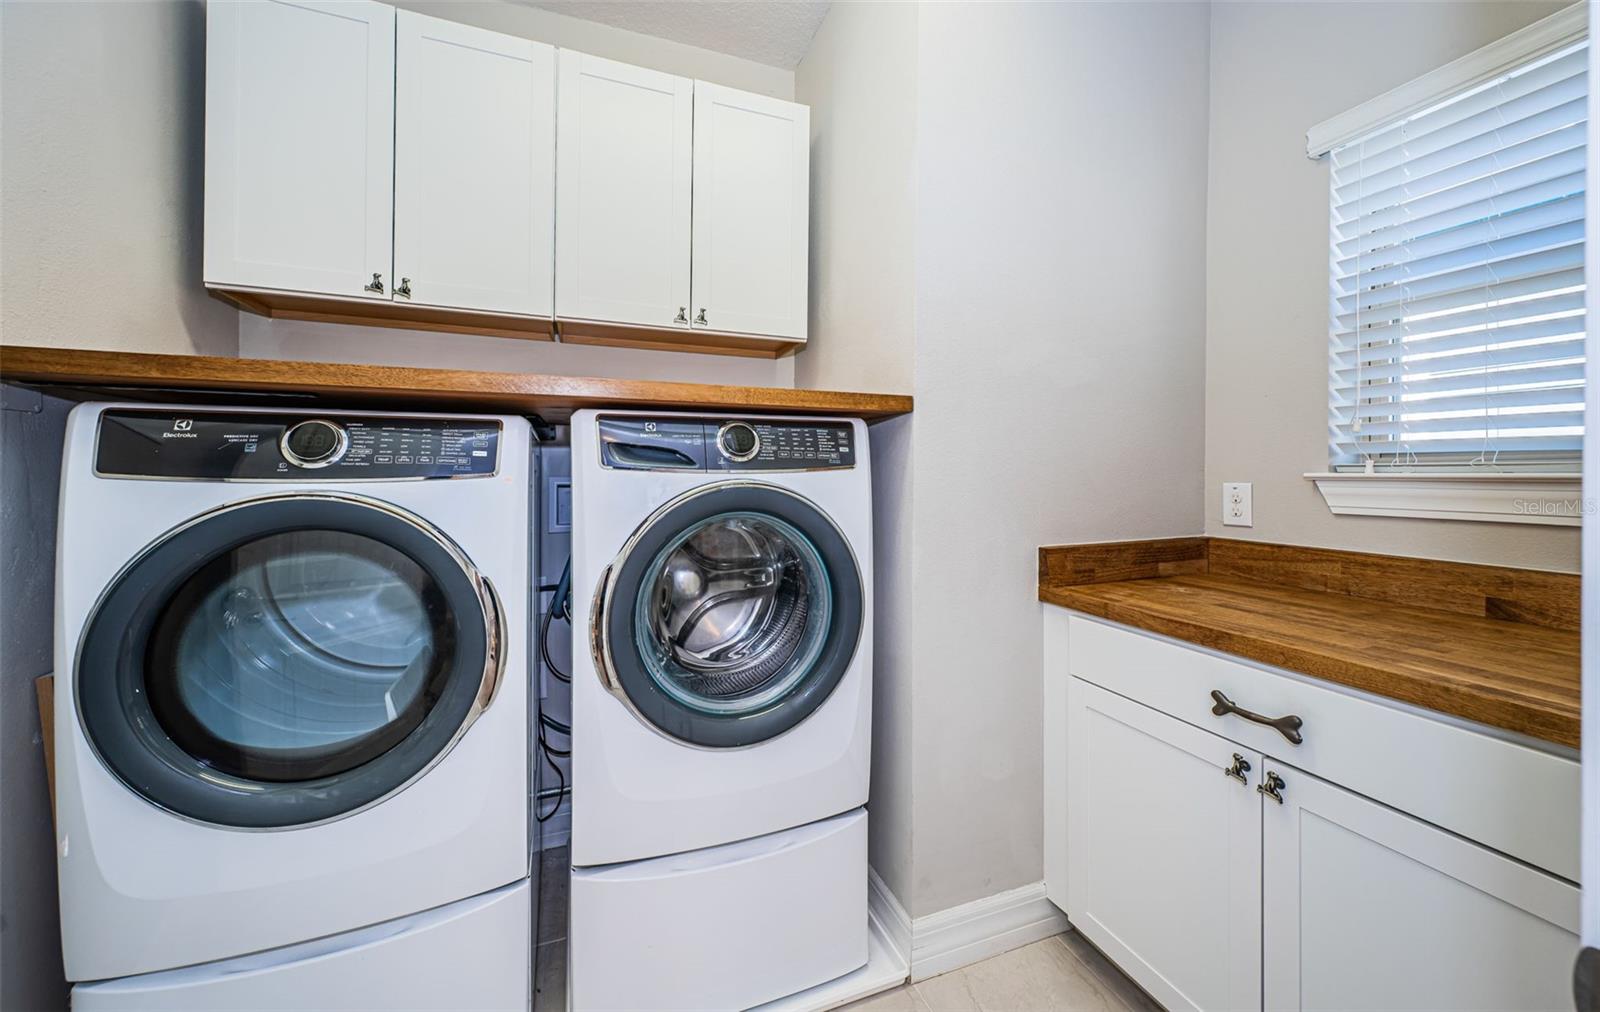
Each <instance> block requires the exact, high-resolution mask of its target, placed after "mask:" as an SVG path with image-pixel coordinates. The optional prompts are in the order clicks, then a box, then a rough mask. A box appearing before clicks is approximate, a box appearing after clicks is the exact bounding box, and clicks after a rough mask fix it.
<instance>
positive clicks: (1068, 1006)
mask: <svg viewBox="0 0 1600 1012" xmlns="http://www.w3.org/2000/svg"><path fill="white" fill-rule="evenodd" d="M567 887H568V868H567V850H566V848H565V847H562V848H559V849H556V850H549V851H546V852H545V853H544V854H543V855H542V857H541V861H540V879H539V949H538V953H537V955H536V960H537V965H536V969H535V974H534V992H533V1008H534V1012H562V1010H563V1009H564V1008H565V1005H566V990H567V943H566V935H567ZM845 1008H846V1009H848V1010H849V1012H1056V1010H1060V1012H1160V1008H1161V1006H1159V1005H1157V1004H1156V1003H1155V1002H1153V1001H1151V1000H1150V998H1149V997H1148V996H1146V995H1145V993H1144V992H1143V991H1140V990H1139V988H1138V987H1137V986H1136V985H1135V984H1134V983H1133V982H1132V981H1130V980H1129V979H1128V978H1127V977H1126V976H1124V975H1123V973H1122V971H1120V970H1118V969H1117V968H1116V967H1115V966H1113V965H1111V963H1110V961H1108V960H1107V959H1106V957H1104V956H1102V955H1101V954H1100V952H1099V951H1098V950H1097V949H1095V948H1094V946H1092V945H1090V944H1089V943H1088V942H1086V941H1084V940H1083V937H1082V936H1081V935H1079V934H1078V933H1077V932H1076V931H1069V932H1067V933H1065V934H1061V935H1055V936H1053V937H1050V938H1046V939H1044V940H1043V941H1039V942H1034V943H1033V944H1032V945H1025V946H1023V947H1022V948H1020V949H1013V950H1011V951H1010V952H1003V953H1001V954H1000V955H998V956H992V957H990V958H989V959H985V960H984V961H982V962H981V963H974V964H972V965H971V966H964V967H962V968H961V969H959V970H952V971H950V972H949V973H945V974H940V975H939V976H937V977H930V978H928V979H927V980H924V981H920V982H919V983H916V984H906V985H903V986H901V987H897V988H895V989H894V990H893V991H885V992H884V993H883V994H877V995H873V996H872V997H871V998H864V999H862V1000H861V1001H858V1002H856V1003H855V1004H853V1005H847V1006H845Z"/></svg>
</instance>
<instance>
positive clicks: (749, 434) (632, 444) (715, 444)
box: [598, 415, 856, 471]
mask: <svg viewBox="0 0 1600 1012" xmlns="http://www.w3.org/2000/svg"><path fill="white" fill-rule="evenodd" d="M598 424H599V427H600V463H601V464H603V465H604V466H606V467H610V468H616V469H619V470H630V471H822V470H837V469H844V468H851V467H855V466H856V451H855V429H854V427H853V426H851V424H850V423H849V422H823V421H818V422H806V421H769V420H766V419H762V418H720V419H719V418H707V419H703V420H702V419H692V418H691V419H686V418H648V417H640V416H637V415H629V416H627V417H606V416H602V417H601V418H600V419H599V420H598Z"/></svg>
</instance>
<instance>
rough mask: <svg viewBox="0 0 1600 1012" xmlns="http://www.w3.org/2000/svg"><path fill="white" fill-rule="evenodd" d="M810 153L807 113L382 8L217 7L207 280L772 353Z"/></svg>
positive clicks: (355, 316) (299, 302) (367, 310)
mask: <svg viewBox="0 0 1600 1012" xmlns="http://www.w3.org/2000/svg"><path fill="white" fill-rule="evenodd" d="M809 143H810V115H809V110H808V109H807V108H806V107H805V106H800V105H795V104H794V103H792V102H782V101H779V100H777V99H772V98H766V97H763V96H760V95H752V94H748V93H745V92H740V91H735V90H733V89H731V88H723V87H720V86H718V85H714V84H707V83H705V82H695V81H692V80H690V79H688V78H683V77H674V76H673V75H671V74H663V73H659V72H657V71H654V70H646V69H644V68H641V67H634V66H630V65H628V64H625V63H617V62H615V61H612V60H605V59H601V58H599V57H595V56H588V55H585V54H583V53H577V52H572V51H570V50H557V49H555V48H553V47H551V46H549V45H546V44H544V43H541V42H533V41H530V40H527V39H523V38H518V37H515V36H510V35H503V34H501V33H498V32H491V31H486V30H484V29H481V28H473V27H469V26H467V25H461V24H456V23H455V22H451V21H445V20H441V19H438V18H434V17H429V16H426V15H422V14H417V13H414V12H412V11H398V12H397V11H396V10H395V8H394V7H392V6H390V5H388V4H382V3H374V2H368V0H228V2H222V0H218V2H214V3H211V4H209V5H208V6H207V52H206V178H205V206H206V225H205V229H206V231H205V283H206V284H207V285H208V286H210V287H212V288H214V289H220V290H221V291H222V292H223V294H225V295H226V296H227V297H229V298H231V299H233V300H234V301H235V302H237V303H238V304H240V305H241V306H243V307H244V308H246V309H251V310H252V311H255V312H268V313H274V312H277V311H280V310H285V311H289V312H293V313H297V314H303V313H306V312H308V311H314V312H317V313H318V314H320V315H321V316H322V318H326V319H334V318H337V319H348V320H351V321H352V322H362V323H377V324H379V325H384V326H398V327H405V326H422V327H426V328H429V329H433V328H439V329H444V328H447V327H448V322H441V320H445V319H446V317H447V316H448V315H449V314H452V313H454V314H460V313H475V314H488V315H492V316H495V317H498V320H488V321H485V320H483V319H475V320H469V321H468V322H469V323H470V325H471V326H473V327H477V328H485V329H480V330H479V332H489V333H513V334H516V335H517V336H524V335H525V336H547V335H548V334H549V333H550V331H551V329H552V328H551V325H550V323H549V322H547V321H550V320H552V319H560V320H562V321H564V322H565V323H570V324H571V325H572V326H571V327H570V328H569V329H568V330H567V331H566V335H567V336H570V337H571V338H572V339H573V340H582V339H587V340H599V341H601V342H602V343H606V342H618V341H620V342H624V343H626V342H629V341H632V340H641V341H646V342H654V343H655V344H657V345H659V346H666V347H671V346H672V345H674V344H676V345H679V346H682V347H685V348H691V347H692V348H694V349H695V350H701V351H706V350H729V351H731V352H732V353H735V354H749V353H752V352H754V353H756V354H774V355H776V354H782V353H784V352H786V351H788V350H792V349H793V348H794V347H795V346H796V345H797V344H798V343H799V342H801V341H804V340H805V336H806V312H807V306H806V284H807V268H808V265H807V260H806V257H807V244H808V238H809V237H808V228H809V192H808V187H809V175H810V173H809V161H810V158H809ZM339 300H372V301H381V302H385V303H388V304H389V305H388V306H386V307H384V308H382V309H378V308H375V307H373V306H370V305H358V306H353V305H350V304H341V302H340V301H339ZM308 303H309V304H310V305H308ZM406 306H413V307H417V309H418V310H419V311H418V312H415V313H408V312H407V310H406V309H405V307H406ZM423 309H426V310H428V312H426V313H424V312H421V310H423ZM439 310H444V311H446V313H445V314H441V313H440V312H438V311H439ZM454 318H455V319H458V320H460V319H465V318H464V317H461V316H459V315H457V316H456V317H454ZM650 332H654V333H650ZM680 335H681V336H680Z"/></svg>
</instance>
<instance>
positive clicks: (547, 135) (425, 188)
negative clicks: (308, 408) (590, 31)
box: [394, 11, 556, 316]
mask: <svg viewBox="0 0 1600 1012" xmlns="http://www.w3.org/2000/svg"><path fill="white" fill-rule="evenodd" d="M397 34H398V41H397V45H396V58H395V65H396V73H395V94H396V102H395V126H394V137H395V141H394V143H395V152H394V156H395V157H394V275H395V281H394V285H395V287H394V296H395V299H396V301H405V300H407V299H409V300H410V301H411V302H412V303H414V304H419V305H427V306H443V307H449V308H456V309H474V310H483V311H489V312H500V313H516V314H521V315H528V316H549V315H550V314H551V312H552V309H553V298H554V296H553V285H554V277H553V245H554V241H555V239H554V221H555V86H556V78H555V75H556V52H555V49H554V48H553V47H551V46H547V45H544V44H543V43H539V42H530V41H528V40H526V39H519V38H514V37H512V36H509V35H501V34H499V33H498V32H490V31H485V30H483V29H481V28H471V27H468V26H466V25H459V24H456V23H454V22H450V21H442V20H440V19H438V18H432V17H427V16H426V15H422V14H415V13H413V12H411V11H400V12H399V14H398V25H397Z"/></svg>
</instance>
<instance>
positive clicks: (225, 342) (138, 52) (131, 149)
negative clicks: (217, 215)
mask: <svg viewBox="0 0 1600 1012" xmlns="http://www.w3.org/2000/svg"><path fill="white" fill-rule="evenodd" d="M0 120H3V122H4V124H5V126H4V130H3V131H0V178H3V179H4V181H5V185H4V186H3V187H0V234H3V235H4V237H5V240H4V242H3V243H0V336H3V337H4V339H5V341H6V342H7V343H8V344H31V345H51V346H55V347H74V348H106V349H113V350H119V351H156V352H170V353H184V352H198V353H200V354H205V355H234V354H237V352H238V350H239V324H238V317H239V314H238V312H237V311H236V310H234V309H232V308H230V307H228V306H227V305H224V304H223V303H221V302H218V301H217V300H215V299H213V298H211V297H210V296H208V295H207V294H206V293H205V290H204V288H203V287H202V286H201V284H200V277H201V267H200V252H201V250H200V236H201V221H202V219H203V217H204V208H203V206H202V203H201V173H202V166H203V163H204V160H205V153H204V152H205V5H204V4H202V3H200V2H199V0H160V2H145V3H123V2H116V0H111V2H107V0H91V2H79V3H39V2H18V0H6V2H5V3H0Z"/></svg>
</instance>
